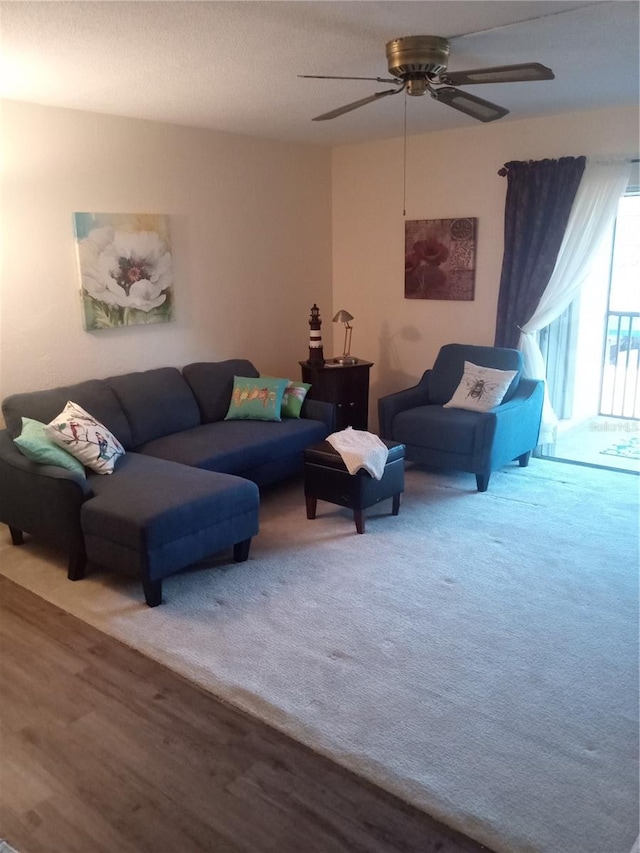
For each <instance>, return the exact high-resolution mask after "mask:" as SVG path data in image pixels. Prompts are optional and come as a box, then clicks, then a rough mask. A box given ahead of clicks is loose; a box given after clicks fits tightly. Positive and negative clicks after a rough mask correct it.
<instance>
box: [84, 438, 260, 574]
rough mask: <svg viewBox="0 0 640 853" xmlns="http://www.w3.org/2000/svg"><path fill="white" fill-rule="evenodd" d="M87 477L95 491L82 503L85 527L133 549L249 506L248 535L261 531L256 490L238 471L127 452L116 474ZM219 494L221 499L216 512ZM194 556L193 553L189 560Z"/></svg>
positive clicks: (182, 535)
mask: <svg viewBox="0 0 640 853" xmlns="http://www.w3.org/2000/svg"><path fill="white" fill-rule="evenodd" d="M89 481H90V484H91V487H92V489H93V492H94V496H95V497H94V498H93V499H92V500H90V501H87V502H86V505H85V506H84V507H83V510H82V529H83V532H84V533H85V534H89V535H93V536H99V537H100V538H102V539H106V540H111V541H113V542H119V543H121V544H123V545H126V546H128V547H130V548H132V549H134V550H152V549H154V548H159V547H162V546H163V545H167V544H170V543H172V542H174V541H176V540H180V539H185V538H187V537H189V536H190V535H198V534H199V533H201V531H202V530H205V529H206V528H207V527H209V526H211V525H212V524H219V523H221V522H225V521H230V520H231V519H233V518H234V517H236V516H238V515H243V514H244V513H246V512H247V511H250V512H251V513H252V514H253V515H254V529H253V530H252V531H251V532H250V533H248V534H247V535H248V536H252V535H254V533H257V508H258V502H259V497H258V490H257V489H256V487H255V486H254V485H253V483H248V482H247V481H246V480H243V479H241V478H240V477H229V476H226V475H223V474H217V473H214V472H211V471H207V472H205V471H201V470H198V469H196V468H189V467H186V466H185V465H178V464H176V463H173V462H169V461H166V460H161V459H153V458H152V457H150V456H143V455H141V454H139V453H128V454H127V455H126V456H124V457H122V459H120V460H119V461H118V463H117V464H116V470H115V472H114V476H113V477H97V476H95V475H94V474H89ZM107 481H109V482H107ZM216 496H219V498H220V499H219V500H218V499H216V500H215V512H212V499H214V498H216ZM245 538H246V537H245ZM198 558H199V557H198ZM194 559H195V557H193V555H190V557H189V559H188V560H186V562H185V565H188V564H189V563H191V562H193V561H194Z"/></svg>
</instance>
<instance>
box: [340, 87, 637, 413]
mask: <svg viewBox="0 0 640 853" xmlns="http://www.w3.org/2000/svg"><path fill="white" fill-rule="evenodd" d="M409 106H411V104H409ZM417 106H420V105H419V104H418V105H417ZM637 151H638V110H637V109H612V110H607V111H597V112H588V113H579V114H572V115H562V116H555V117H551V118H545V119H537V120H527V121H509V120H507V121H502V122H496V123H495V124H488V125H474V126H473V127H469V128H465V129H464V130H456V131H449V132H442V133H431V134H423V135H421V136H410V137H409V139H408V144H407V189H406V218H407V219H449V218H455V217H458V216H474V217H477V218H478V244H477V268H476V286H475V300H474V301H473V302H449V301H435V300H405V298H404V265H403V261H404V218H403V140H402V139H401V138H396V139H390V140H386V141H383V142H373V143H369V144H366V145H350V146H344V147H340V148H336V149H334V151H333V303H334V306H335V307H336V309H337V308H346V309H347V310H348V311H350V312H351V313H352V314H353V315H354V317H355V320H354V330H353V346H352V352H353V353H354V354H355V355H358V356H360V357H362V358H366V359H369V360H371V361H373V362H375V366H374V367H373V368H372V371H371V379H372V381H371V393H370V400H371V405H370V411H371V415H372V417H371V418H370V429H371V428H373V429H375V428H376V426H377V416H376V409H377V406H376V401H377V398H378V397H379V396H381V395H383V394H386V393H389V392H391V391H396V390H399V389H401V388H406V387H408V386H409V385H413V384H414V383H415V382H416V381H417V380H418V379H419V378H420V376H421V375H422V373H423V371H424V370H425V369H426V368H428V367H430V366H431V365H432V363H433V359H434V357H435V355H436V354H437V352H438V350H439V348H440V346H441V345H442V344H444V343H449V342H454V341H456V342H465V343H476V344H492V343H493V338H494V331H495V313H496V306H497V299H498V287H499V282H500V268H501V263H502V249H503V225H504V201H505V194H506V189H507V181H506V178H502V177H499V176H498V175H497V171H498V169H499V168H500V167H501V166H502V165H503V163H505V162H507V161H509V160H528V159H534V160H538V159H542V158H545V157H562V156H578V155H582V154H586V155H588V156H589V155H590V156H599V155H602V156H606V155H623V156H629V155H631V156H636V157H637ZM336 342H337V340H336Z"/></svg>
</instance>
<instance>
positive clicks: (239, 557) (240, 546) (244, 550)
mask: <svg viewBox="0 0 640 853" xmlns="http://www.w3.org/2000/svg"><path fill="white" fill-rule="evenodd" d="M250 547H251V539H250V538H249V539H244V540H243V541H242V542H236V544H235V545H234V546H233V559H234V560H235V561H236V563H244V561H245V560H248V559H249V548H250Z"/></svg>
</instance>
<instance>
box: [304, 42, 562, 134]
mask: <svg viewBox="0 0 640 853" xmlns="http://www.w3.org/2000/svg"><path fill="white" fill-rule="evenodd" d="M386 51H387V62H388V66H389V74H391V75H392V76H391V78H385V77H336V76H332V75H328V74H299V75H298V76H299V77H306V78H313V79H320V80H375V81H377V82H378V83H392V84H393V85H394V86H395V87H396V88H394V89H385V90H384V91H383V92H376V93H375V94H373V95H369V97H367V98H361V99H360V100H359V101H353V102H352V103H350V104H345V106H343V107H338V108H337V109H335V110H331V111H330V112H328V113H323V115H320V116H316V117H315V118H314V119H313V121H326V120H327V119H332V118H337V117H338V116H341V115H344V113H348V112H351V110H357V109H358V108H359V107H364V105H365V104H370V103H372V102H373V101H378V100H380V98H386V97H387V96H388V95H397V94H398V93H399V92H403V91H406V93H407V94H408V95H414V96H417V95H426V94H427V92H428V93H429V94H430V95H431V97H432V98H434V99H435V100H436V101H440V103H441V104H446V105H447V106H448V107H453V109H454V110H459V111H460V112H462V113H466V115H468V116H471V117H472V118H475V119H478V121H495V120H496V119H499V118H502V117H503V116H506V115H507V113H508V112H509V110H507V109H505V108H504V107H500V106H498V105H497V104H492V103H491V102H490V101H485V100H483V99H482V98H478V97H476V96H475V95H470V94H469V93H468V92H460V91H458V89H457V88H456V87H457V86H471V85H474V86H475V85H476V84H479V83H519V82H525V81H535V80H553V79H554V77H555V75H554V73H553V71H552V70H551V69H550V68H547V67H546V65H541V64H540V63H539V62H525V63H523V64H521V65H499V66H496V67H492V68H475V69H472V70H470V71H453V72H451V73H447V63H448V60H449V51H450V47H449V41H448V40H447V39H446V38H441V37H440V36H404V37H402V38H396V39H392V40H391V41H389V42H387V45H386Z"/></svg>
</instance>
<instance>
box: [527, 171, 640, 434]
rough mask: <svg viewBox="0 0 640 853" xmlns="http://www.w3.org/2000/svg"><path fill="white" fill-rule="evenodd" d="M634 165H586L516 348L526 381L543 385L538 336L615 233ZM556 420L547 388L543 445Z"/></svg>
mask: <svg viewBox="0 0 640 853" xmlns="http://www.w3.org/2000/svg"><path fill="white" fill-rule="evenodd" d="M630 173H631V163H630V162H628V161H627V162H622V163H621V162H617V163H602V162H592V161H590V160H587V163H586V166H585V170H584V174H583V176H582V180H581V181H580V186H579V187H578V192H577V193H576V197H575V199H574V202H573V207H572V208H571V214H570V215H569V221H568V222H567V230H566V231H565V235H564V239H563V241H562V244H561V246H560V251H559V252H558V258H557V260H556V265H555V267H554V270H553V273H552V275H551V278H550V280H549V284H548V285H547V287H546V290H545V292H544V293H543V294H542V297H541V299H540V302H539V304H538V307H537V308H536V311H535V313H534V315H533V317H531V319H530V320H529V321H528V322H527V323H526V324H525V325H524V326H523V327H522V329H521V330H520V331H521V332H522V334H521V335H520V342H519V343H518V348H519V349H521V350H522V353H523V356H524V375H525V376H530V377H532V378H534V379H545V378H546V371H545V364H544V359H543V357H542V353H541V352H540V347H539V346H538V342H537V340H536V335H535V333H536V332H538V331H539V330H540V329H544V328H545V326H548V325H549V323H551V322H553V320H555V319H556V318H557V317H559V316H560V314H562V312H563V311H564V310H565V308H568V306H569V305H570V303H571V302H572V301H573V300H574V299H575V298H576V296H577V295H578V293H579V292H580V288H581V287H582V285H583V284H584V282H585V280H586V278H587V276H588V274H589V270H590V267H591V263H592V260H593V258H594V256H595V254H596V252H597V251H598V248H599V246H600V243H601V242H602V239H603V237H604V236H605V234H606V233H607V231H608V229H609V228H610V227H611V225H612V223H613V221H614V219H615V216H616V211H617V209H618V201H619V200H620V196H621V195H622V194H623V193H624V191H625V189H626V188H627V185H628V183H629V175H630ZM557 425H558V418H557V417H556V414H555V412H554V411H553V408H552V406H551V402H550V401H549V396H548V394H547V390H546V387H545V399H544V408H543V412H542V427H541V430H540V443H541V444H547V443H549V442H552V441H554V440H555V434H556V427H557Z"/></svg>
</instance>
